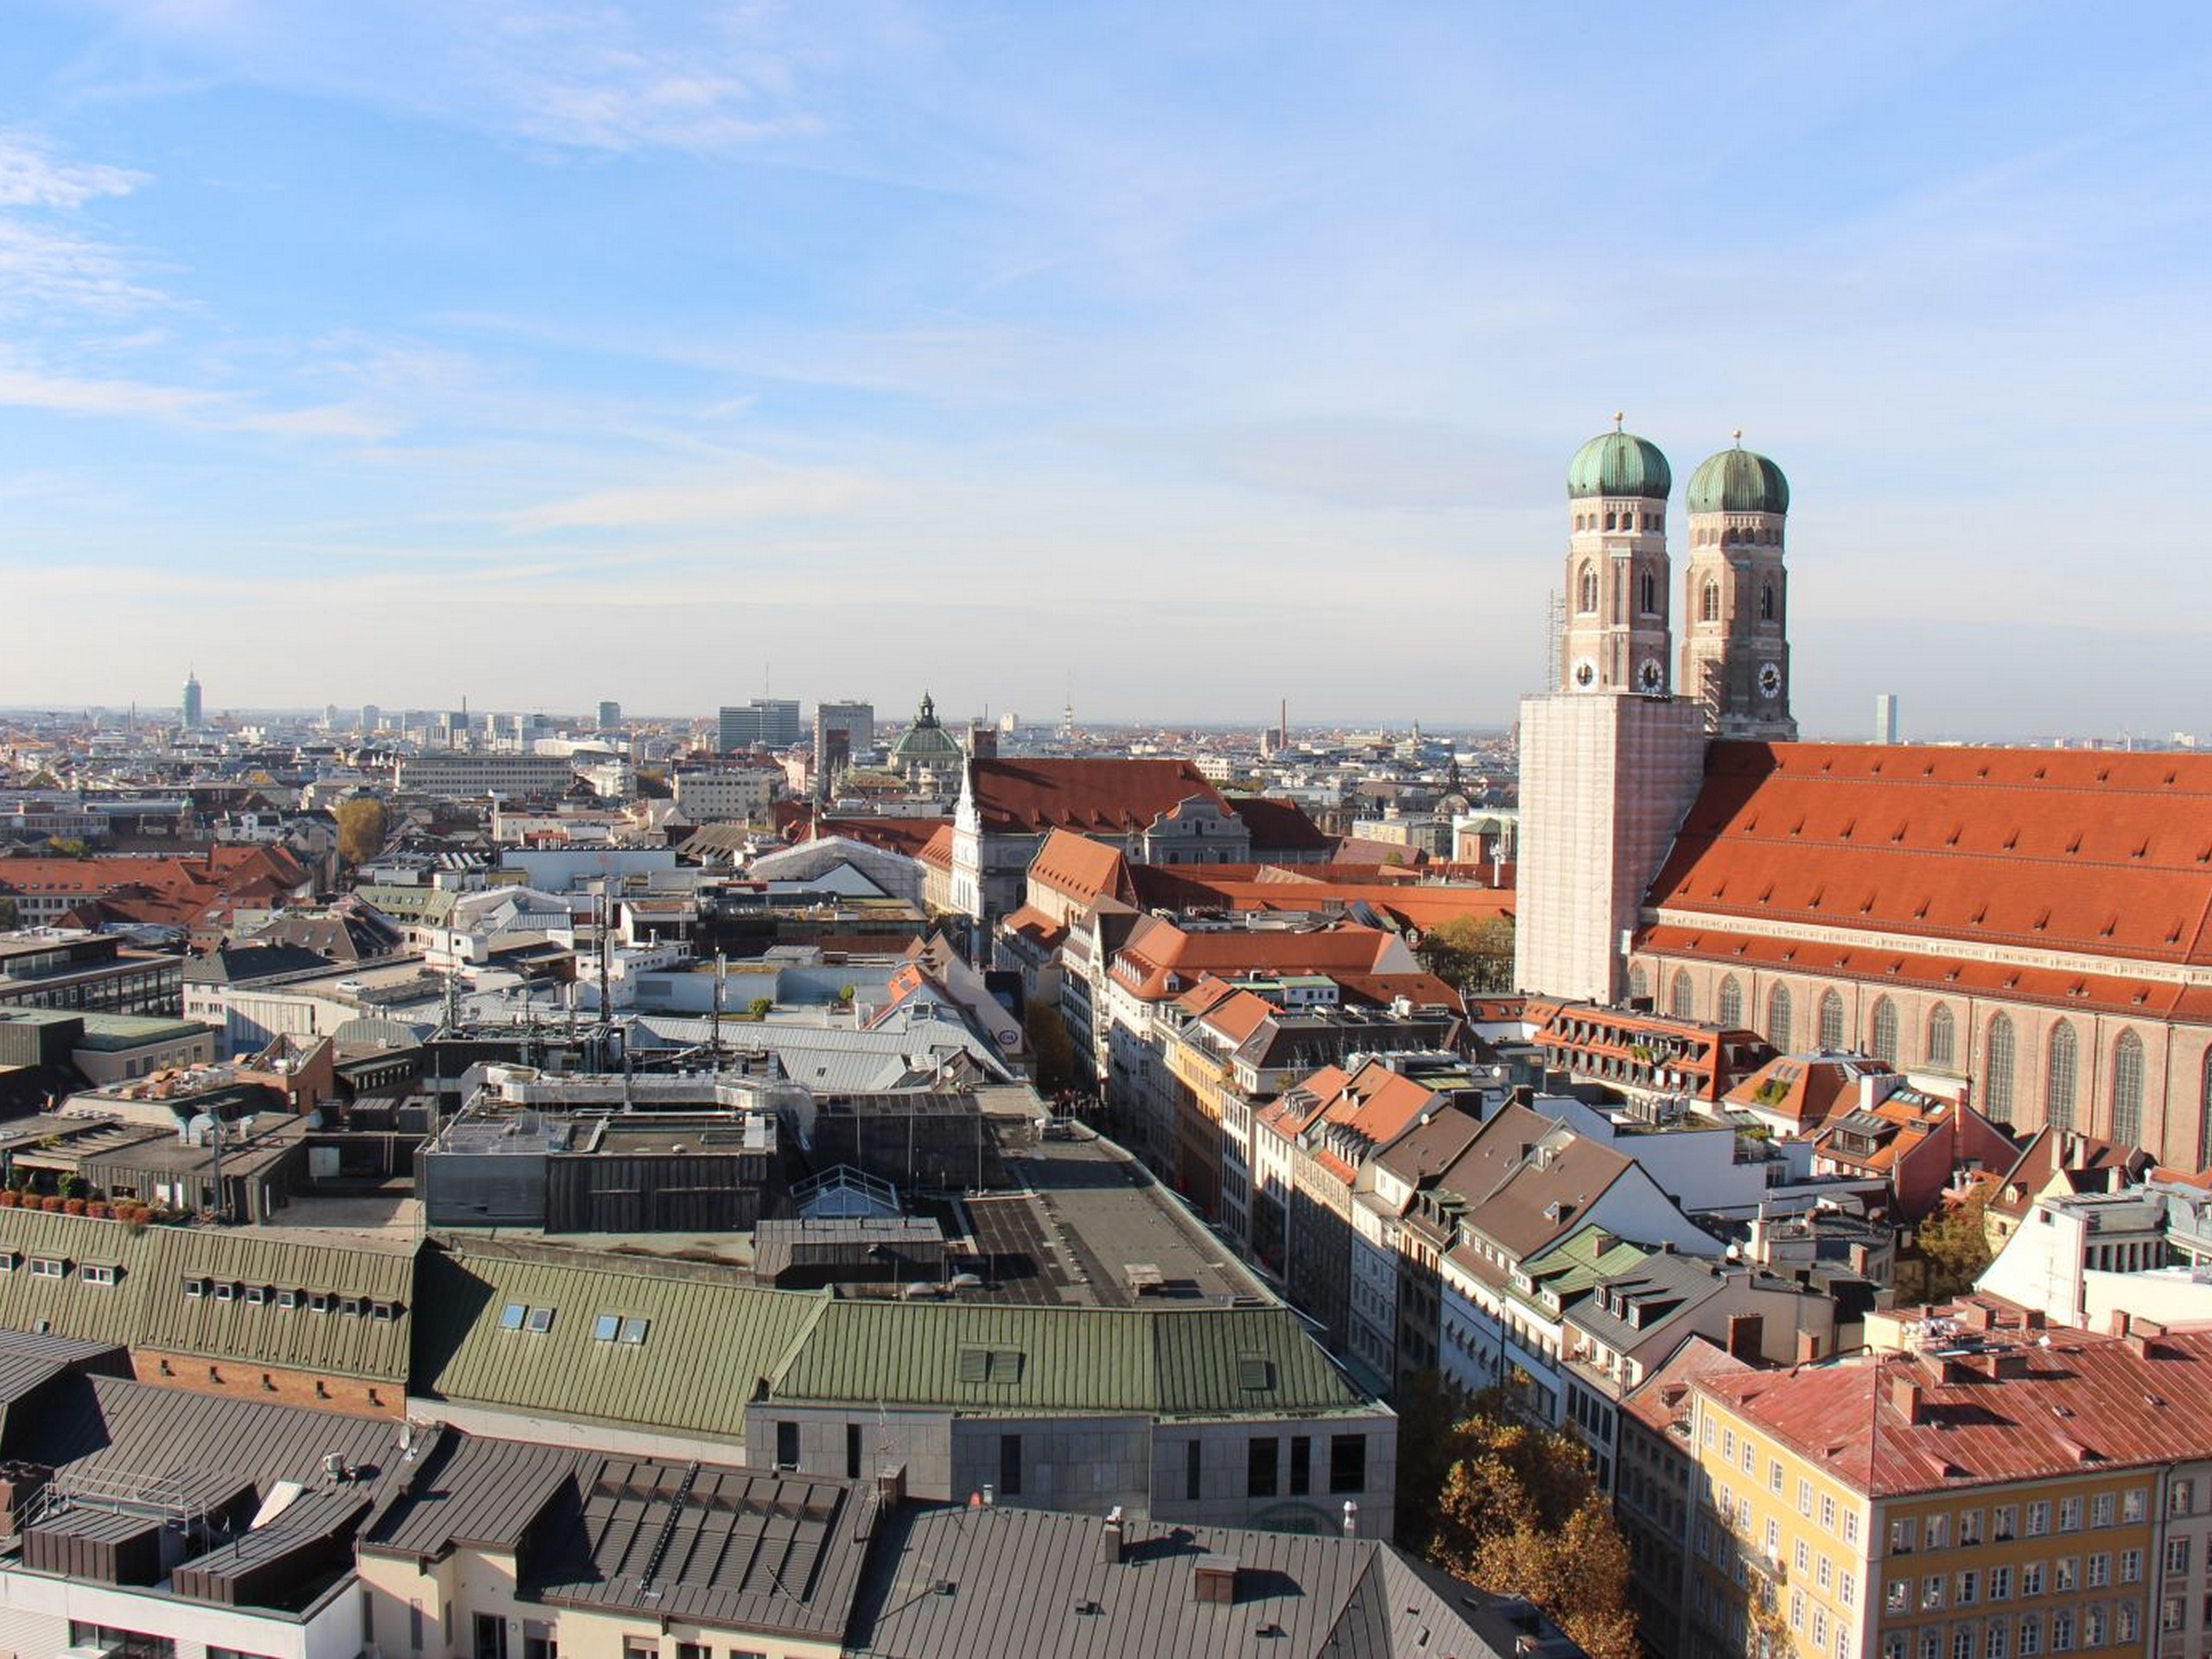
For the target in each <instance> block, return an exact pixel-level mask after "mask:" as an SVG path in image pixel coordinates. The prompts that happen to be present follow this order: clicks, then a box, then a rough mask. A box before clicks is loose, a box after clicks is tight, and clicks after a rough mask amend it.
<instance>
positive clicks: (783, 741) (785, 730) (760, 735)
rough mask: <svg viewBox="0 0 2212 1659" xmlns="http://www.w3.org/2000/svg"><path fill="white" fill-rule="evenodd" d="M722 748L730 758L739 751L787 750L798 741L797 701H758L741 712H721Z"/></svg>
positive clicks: (762, 698)
mask: <svg viewBox="0 0 2212 1659" xmlns="http://www.w3.org/2000/svg"><path fill="white" fill-rule="evenodd" d="M719 723H720V727H721V731H720V734H719V738H720V747H721V750H722V752H723V753H725V754H727V753H732V752H733V751H734V750H738V749H750V748H757V747H766V748H772V749H787V748H789V747H791V745H792V744H794V743H796V742H798V728H799V721H798V699H796V698H786V697H755V698H753V701H752V702H748V703H747V704H746V705H745V706H744V707H743V708H741V709H729V708H725V709H723V710H722V711H721V721H720V722H719Z"/></svg>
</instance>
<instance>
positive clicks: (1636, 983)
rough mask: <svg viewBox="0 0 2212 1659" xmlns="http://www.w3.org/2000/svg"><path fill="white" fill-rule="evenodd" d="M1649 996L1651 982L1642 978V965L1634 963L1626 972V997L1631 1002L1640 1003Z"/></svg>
mask: <svg viewBox="0 0 2212 1659" xmlns="http://www.w3.org/2000/svg"><path fill="white" fill-rule="evenodd" d="M1649 995H1651V982H1650V981H1649V979H1646V978H1645V977H1644V976H1643V963H1640V962H1639V963H1631V964H1630V968H1629V970H1628V996H1629V1001H1631V1002H1641V1001H1644V1000H1645V999H1646V998H1648V997H1649Z"/></svg>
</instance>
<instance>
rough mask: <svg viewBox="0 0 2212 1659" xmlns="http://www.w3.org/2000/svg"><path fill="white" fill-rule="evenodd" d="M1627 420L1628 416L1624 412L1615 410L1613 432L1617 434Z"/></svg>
mask: <svg viewBox="0 0 2212 1659" xmlns="http://www.w3.org/2000/svg"><path fill="white" fill-rule="evenodd" d="M1627 420H1628V416H1627V414H1626V413H1625V412H1624V411H1623V410H1618V409H1617V410H1614V411H1613V430H1614V431H1616V432H1618V431H1619V430H1621V429H1622V427H1623V426H1624V423H1626V422H1627Z"/></svg>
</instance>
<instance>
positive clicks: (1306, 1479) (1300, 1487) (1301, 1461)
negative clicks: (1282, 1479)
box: [1290, 1434, 1313, 1497]
mask: <svg viewBox="0 0 2212 1659" xmlns="http://www.w3.org/2000/svg"><path fill="white" fill-rule="evenodd" d="M1310 1491H1313V1436H1312V1435H1311V1434H1294V1435H1292V1436H1291V1437H1290V1495H1291V1496H1292V1497H1305V1496H1306V1494H1307V1493H1308V1492H1310Z"/></svg>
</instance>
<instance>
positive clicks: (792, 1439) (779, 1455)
mask: <svg viewBox="0 0 2212 1659" xmlns="http://www.w3.org/2000/svg"><path fill="white" fill-rule="evenodd" d="M776 1467H777V1468H779V1469H796V1468H798V1424H797V1423H795V1422H793V1421H791V1420H790V1419H789V1418H785V1419H783V1420H782V1421H779V1422H778V1423H777V1425H776Z"/></svg>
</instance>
